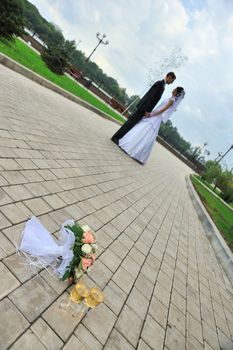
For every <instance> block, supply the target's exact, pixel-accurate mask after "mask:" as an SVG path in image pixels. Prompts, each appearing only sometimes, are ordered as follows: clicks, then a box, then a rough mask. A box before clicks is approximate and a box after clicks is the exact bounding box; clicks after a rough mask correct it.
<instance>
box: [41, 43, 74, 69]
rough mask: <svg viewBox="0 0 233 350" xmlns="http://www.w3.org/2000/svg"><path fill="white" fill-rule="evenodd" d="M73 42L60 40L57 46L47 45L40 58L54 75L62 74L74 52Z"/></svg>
mask: <svg viewBox="0 0 233 350" xmlns="http://www.w3.org/2000/svg"><path fill="white" fill-rule="evenodd" d="M75 45H76V44H75V41H74V40H72V41H69V40H64V41H63V40H62V41H61V42H60V43H59V44H57V45H55V44H52V45H48V47H47V48H45V49H44V51H43V53H42V55H41V57H42V58H43V60H44V61H45V63H46V64H47V66H48V67H49V69H51V70H52V71H53V72H54V73H56V74H60V75H62V74H64V72H65V69H66V66H67V63H68V62H69V61H70V59H71V56H72V53H73V52H74V50H75Z"/></svg>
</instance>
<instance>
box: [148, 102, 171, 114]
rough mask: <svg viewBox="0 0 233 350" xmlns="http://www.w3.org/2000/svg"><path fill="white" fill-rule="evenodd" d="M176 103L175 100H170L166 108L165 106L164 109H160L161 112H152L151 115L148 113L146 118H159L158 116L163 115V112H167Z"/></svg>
mask: <svg viewBox="0 0 233 350" xmlns="http://www.w3.org/2000/svg"><path fill="white" fill-rule="evenodd" d="M173 103H174V101H173V100H170V101H169V102H168V103H167V104H166V106H164V107H163V108H162V109H160V111H157V112H151V113H146V114H145V116H146V118H150V117H154V116H157V115H160V114H162V113H163V112H165V111H166V110H167V109H168V108H169V107H171V106H172V105H173Z"/></svg>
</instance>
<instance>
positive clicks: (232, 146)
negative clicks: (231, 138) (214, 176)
mask: <svg viewBox="0 0 233 350" xmlns="http://www.w3.org/2000/svg"><path fill="white" fill-rule="evenodd" d="M232 148H233V145H231V146H230V148H229V149H228V150H227V151H226V152H225V153H224V154H223V155H222V156H221V158H219V160H218V161H217V162H216V163H215V165H217V164H218V163H220V161H221V160H222V159H223V158H224V157H225V155H226V154H227V153H228V152H230V150H231V149H232Z"/></svg>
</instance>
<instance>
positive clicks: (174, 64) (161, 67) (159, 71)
mask: <svg viewBox="0 0 233 350" xmlns="http://www.w3.org/2000/svg"><path fill="white" fill-rule="evenodd" d="M187 60H188V58H187V56H185V55H183V53H182V50H181V48H179V47H174V48H173V49H172V50H171V52H170V54H168V55H167V56H166V57H163V58H162V59H161V60H159V61H156V62H155V63H154V67H155V68H150V69H149V72H148V73H147V76H148V81H149V84H148V85H149V86H152V85H153V84H154V82H155V81H156V80H158V79H161V77H163V76H164V75H165V74H166V73H168V72H169V71H170V70H174V69H178V68H180V67H182V66H183V65H184V64H185V62H186V61H187Z"/></svg>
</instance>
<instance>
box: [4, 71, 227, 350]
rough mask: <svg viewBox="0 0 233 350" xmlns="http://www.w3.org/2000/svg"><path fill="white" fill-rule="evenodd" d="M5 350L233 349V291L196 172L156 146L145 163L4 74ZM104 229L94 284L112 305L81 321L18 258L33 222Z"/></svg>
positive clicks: (55, 288)
mask: <svg viewBox="0 0 233 350" xmlns="http://www.w3.org/2000/svg"><path fill="white" fill-rule="evenodd" d="M0 82H1V84H0V90H1V91H0V230H1V231H0V258H1V262H0V298H1V300H0V315H1V323H0V350H4V349H8V348H10V349H14V350H19V349H20V350H27V349H28V350H29V349H30V350H31V349H33V350H42V349H48V350H57V349H61V348H63V349H64V350H75V349H85V350H86V349H92V350H93V349H94V350H99V349H113V350H114V349H118V350H119V349H120V350H131V349H140V350H149V349H154V350H160V349H167V350H168V349H169V350H173V349H177V350H183V349H187V350H193V349H197V350H201V349H206V350H211V349H214V350H219V349H224V350H227V349H231V350H232V349H233V343H232V342H231V340H230V339H232V337H233V297H232V296H233V294H232V293H233V290H232V287H231V285H230V284H229V282H228V280H227V278H226V275H225V273H224V272H223V271H222V269H221V267H220V265H219V264H218V261H217V260H216V257H215V254H214V252H213V250H212V248H211V246H210V244H209V241H208V240H207V238H206V236H205V233H204V230H203V227H202V225H201V223H200V222H199V220H198V218H197V215H196V212H195V210H194V208H193V205H192V203H191V201H190V198H189V195H188V192H187V189H186V185H185V176H186V175H187V174H189V173H190V169H189V168H187V167H186V166H185V165H184V164H183V163H181V162H180V161H179V160H178V159H177V158H175V157H174V156H173V155H172V154H170V153H169V152H168V151H167V150H166V149H164V148H163V147H162V146H160V145H159V144H157V145H156V147H155V149H154V152H153V154H152V156H151V158H150V161H149V162H148V164H147V165H146V166H141V165H140V164H138V163H137V162H135V161H133V160H131V159H130V158H128V157H127V156H126V155H125V154H124V153H123V152H122V151H120V150H119V149H118V148H117V147H116V146H115V145H114V144H113V143H112V142H111V141H110V136H111V135H112V133H113V132H114V131H116V130H117V128H118V126H117V125H116V124H114V123H112V122H110V121H108V120H104V119H102V118H101V117H99V116H97V115H95V114H94V113H92V112H90V111H88V110H86V109H84V108H82V107H80V106H79V105H77V104H75V103H73V102H71V101H69V100H67V99H65V98H63V97H61V96H59V95H57V94H56V93H53V92H51V91H49V90H47V89H45V88H43V87H41V86H39V85H37V84H35V83H33V82H32V81H30V80H28V79H26V78H24V77H22V76H21V75H18V74H16V73H15V72H13V71H11V70H9V69H7V68H5V67H3V66H2V65H0ZM32 214H34V215H37V216H38V217H39V218H40V220H41V221H42V223H43V224H44V225H45V226H46V227H47V229H48V230H49V231H50V232H51V233H56V232H57V231H58V229H59V227H60V225H61V223H62V222H63V221H64V220H66V219H68V218H74V219H76V220H79V221H80V222H81V223H85V224H88V225H89V226H91V227H92V228H93V229H94V230H95V231H96V232H97V236H98V243H99V257H98V260H97V262H96V264H95V266H94V268H93V270H92V271H91V273H90V275H89V277H88V278H87V281H88V283H90V284H91V283H95V284H97V285H99V286H100V287H101V288H103V289H104V291H105V296H106V298H105V301H104V303H102V304H101V305H99V306H98V307H97V308H96V309H93V310H91V311H89V312H88V314H87V316H86V317H85V318H83V320H82V322H81V323H78V319H77V318H74V317H71V316H70V315H69V314H67V313H65V312H64V311H62V310H59V308H58V305H59V303H60V300H61V299H62V298H64V295H67V291H66V289H67V284H66V283H63V282H59V281H58V280H56V279H55V278H53V277H51V276H50V275H49V274H48V273H47V272H46V271H41V272H40V274H39V276H35V275H34V276H33V275H32V272H31V270H29V269H28V268H27V267H25V266H24V264H23V263H24V259H23V258H22V257H19V256H17V255H16V253H15V247H14V244H17V242H19V237H20V233H21V231H22V228H23V225H24V223H25V221H26V220H27V219H28V218H29V217H30V216H31V215H32Z"/></svg>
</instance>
